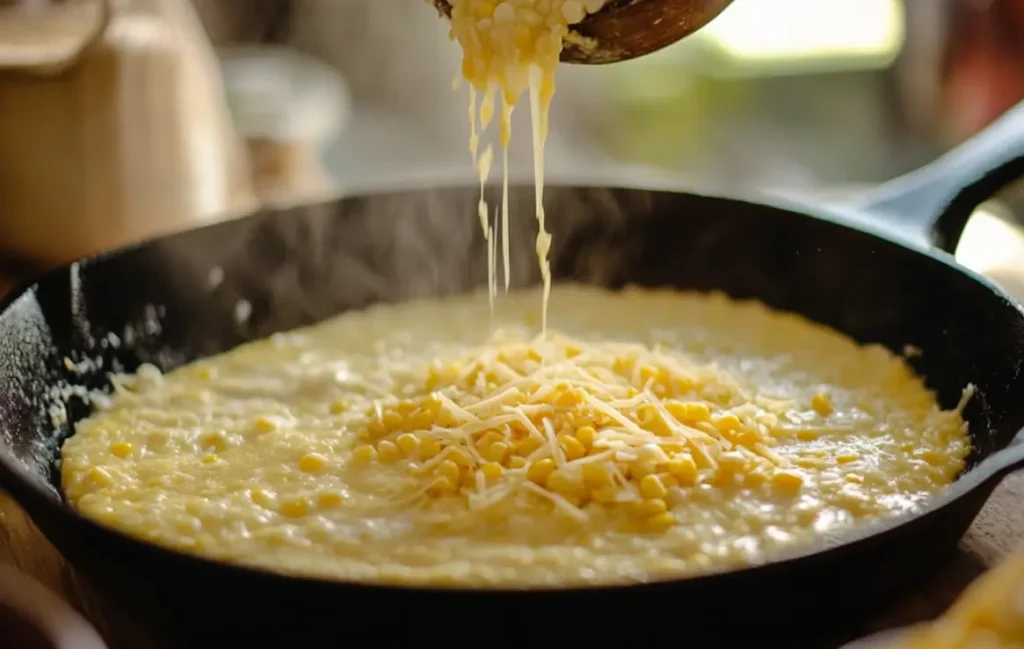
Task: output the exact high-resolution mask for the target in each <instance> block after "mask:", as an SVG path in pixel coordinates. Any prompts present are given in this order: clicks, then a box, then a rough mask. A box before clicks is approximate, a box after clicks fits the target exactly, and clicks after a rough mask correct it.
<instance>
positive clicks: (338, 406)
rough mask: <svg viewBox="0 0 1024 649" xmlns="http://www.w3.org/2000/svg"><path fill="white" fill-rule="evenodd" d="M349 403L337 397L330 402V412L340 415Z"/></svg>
mask: <svg viewBox="0 0 1024 649" xmlns="http://www.w3.org/2000/svg"><path fill="white" fill-rule="evenodd" d="M351 405H352V404H350V403H349V402H348V400H347V399H338V400H337V401H335V402H333V403H331V414H332V415H340V414H341V413H343V412H346V411H347V410H348V409H349V408H350V407H351Z"/></svg>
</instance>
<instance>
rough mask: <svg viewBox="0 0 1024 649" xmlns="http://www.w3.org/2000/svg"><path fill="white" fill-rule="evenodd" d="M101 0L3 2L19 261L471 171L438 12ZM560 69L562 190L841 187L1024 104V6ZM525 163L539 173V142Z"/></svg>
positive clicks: (860, 12)
mask: <svg viewBox="0 0 1024 649" xmlns="http://www.w3.org/2000/svg"><path fill="white" fill-rule="evenodd" d="M106 4H107V5H108V6H107V7H106V8H107V9H108V10H109V13H106V14H105V13H104V11H103V9H104V2H103V1H102V0H66V1H65V2H49V1H48V0H0V248H2V249H3V251H4V258H5V259H7V260H8V262H6V263H7V264H8V266H12V267H17V268H30V267H32V268H34V267H40V266H44V265H48V264H53V263H57V262H59V261H64V260H68V259H70V258H74V257H76V256H79V255H81V254H86V253H88V252H90V251H92V250H95V249H100V248H104V247H108V246H110V245H114V244H118V243H123V242H126V241H131V240H136V239H139V238H145V237H148V236H152V235H154V234H160V233H163V232H167V231H171V230H174V229H179V228H182V227H189V226H192V225H196V224H199V223H205V222H209V221H212V220H217V219H219V218H226V217H229V216H233V215H236V214H242V213H245V212H247V211H249V210H251V209H253V206H254V205H258V204H260V203H275V204H280V203H302V202H306V201H314V200H320V199H322V198H325V197H331V196H334V195H338V194H341V193H350V192H356V191H360V190H361V189H367V188H374V187H380V186H389V185H390V186H395V185H402V184H405V183H410V182H417V183H421V182H422V181H424V180H429V179H431V178H436V177H445V178H450V177H458V178H465V179H466V180H470V179H472V177H473V176H472V173H473V172H472V167H471V164H470V159H469V153H468V150H467V145H466V138H467V133H468V124H467V117H466V96H465V90H463V91H461V92H455V91H453V89H452V83H451V82H452V79H453V78H454V76H455V74H456V72H457V70H458V69H459V68H458V62H459V51H458V48H457V47H456V46H455V45H454V44H453V43H451V42H450V41H449V40H448V38H447V26H446V24H445V23H444V22H442V21H441V20H439V19H438V17H437V14H436V12H435V11H433V10H432V9H431V7H430V6H428V4H427V3H426V2H424V1H423V0H191V2H190V0H106ZM97 24H102V26H103V29H102V30H94V26H95V25H97ZM91 30H92V31H91ZM559 75H560V77H559V87H558V91H557V94H556V100H555V105H554V109H553V116H552V127H551V129H552V132H551V139H550V141H549V143H548V160H549V162H548V169H549V171H550V174H551V175H552V176H555V177H558V176H564V175H570V176H572V177H577V178H578V177H586V176H587V175H588V174H601V175H602V177H603V178H607V177H609V175H611V176H612V177H617V178H621V179H622V181H623V182H628V179H629V178H630V177H635V175H637V174H639V175H657V176H664V177H667V178H670V179H678V180H679V182H680V184H681V185H684V186H688V187H693V186H696V187H703V188H708V189H710V190H713V191H719V192H744V193H745V192H749V191H752V190H769V191H775V192H781V193H786V194H793V195H798V196H801V197H826V196H827V197H833V196H841V195H843V194H845V193H849V192H853V191H856V190H857V189H859V188H862V187H865V186H869V185H871V184H873V183H878V182H880V181H883V180H885V179H888V178H891V177H893V176H895V175H898V174H900V173H903V172H905V171H908V170H910V169H913V168H914V167H917V166H920V165H922V164H924V163H926V162H928V161H929V160H931V159H933V158H934V157H936V156H937V155H939V154H941V153H942V152H943V151H944V150H946V149H948V148H949V147H952V146H954V145H956V144H957V143H958V142H959V141H961V140H963V139H964V138H966V137H969V136H970V135H971V134H973V133H975V132H977V131H978V130H980V129H981V128H983V127H984V126H985V125H986V124H987V123H989V122H990V121H991V120H993V119H994V118H995V117H997V116H998V115H999V114H1000V113H1001V112H1002V111H1003V110H1005V109H1006V108H1008V107H1010V106H1011V105H1013V104H1014V103H1016V102H1017V101H1019V100H1020V99H1022V98H1024V0H813V1H809V0H736V1H735V3H734V4H733V5H732V6H731V7H730V8H728V9H727V10H726V12H725V13H724V14H723V15H722V16H721V17H719V18H718V19H717V20H716V21H714V22H712V23H711V24H710V25H709V26H708V27H707V28H705V29H704V30H702V31H701V32H698V33H697V34H696V35H695V36H693V37H691V38H689V39H687V40H684V41H683V42H680V43H678V44H677V45H675V46H672V47H670V48H668V49H666V50H663V51H661V52H659V53H657V54H655V55H651V56H649V57H646V58H642V59H638V60H635V61H632V62H627V63H622V64H617V65H612V66H607V67H578V66H564V67H563V68H562V69H561V70H560V72H559ZM527 112H528V111H525V110H524V111H519V113H520V114H518V115H517V119H516V121H515V128H516V129H518V130H520V131H522V130H525V129H527V128H528V124H527V122H526V121H525V118H526V117H527V115H526V114H525V113H527ZM511 156H512V167H513V173H514V174H515V175H521V174H524V173H526V172H527V171H528V165H529V164H530V150H529V146H528V139H526V138H524V139H521V140H519V141H518V142H516V146H514V147H513V150H512V153H511ZM55 188H56V189H55ZM1021 194H1022V193H1021V192H1020V191H1010V192H1008V193H1007V194H1006V195H1005V196H1003V197H1000V200H999V201H994V202H992V203H990V204H988V205H986V206H985V209H984V210H983V211H982V213H981V214H980V215H979V216H978V217H977V218H976V219H975V221H976V222H977V223H972V226H971V231H970V232H969V233H968V236H966V237H965V240H964V243H963V244H962V250H961V255H962V257H963V259H964V261H965V262H966V263H969V264H973V265H976V266H977V265H978V264H990V265H991V264H993V263H995V262H998V261H1000V260H1003V259H1004V258H1007V259H1008V258H1010V257H1012V256H1013V255H1020V251H1021V250H1024V245H1022V244H1021V243H1020V242H1021V237H1020V235H1019V233H1018V231H1017V229H1016V228H1017V227H1018V226H1017V224H1018V218H1017V215H1018V214H1020V215H1022V216H1024V201H1022V199H1021ZM1021 259H1022V260H1024V257H1021Z"/></svg>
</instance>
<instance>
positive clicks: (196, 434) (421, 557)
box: [61, 285, 969, 586]
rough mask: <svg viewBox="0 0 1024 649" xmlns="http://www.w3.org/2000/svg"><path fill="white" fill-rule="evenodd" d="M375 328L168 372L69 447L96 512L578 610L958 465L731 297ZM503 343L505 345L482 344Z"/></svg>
mask: <svg viewBox="0 0 1024 649" xmlns="http://www.w3.org/2000/svg"><path fill="white" fill-rule="evenodd" d="M553 295H554V297H555V299H554V300H553V301H552V318H553V320H554V321H556V322H557V323H558V327H557V329H555V328H552V329H551V330H550V331H549V332H548V333H547V335H545V336H541V335H539V334H540V329H539V324H540V323H539V322H538V321H537V319H536V314H535V304H536V302H535V300H536V299H537V298H539V297H540V292H539V291H538V290H533V291H529V292H523V293H520V292H518V291H514V292H512V293H511V294H510V296H509V299H507V300H501V301H500V302H499V303H498V304H497V305H496V310H495V313H494V314H493V316H492V315H491V313H490V310H489V306H488V305H487V304H486V300H484V299H481V298H482V296H480V295H467V296H459V297H449V298H443V299H435V300H425V301H418V302H411V303H405V304H398V305H388V306H383V305H382V306H376V307H373V308H370V309H368V310H365V311H362V312H353V313H347V314H344V315H341V316H339V317H337V318H334V319H332V320H328V321H326V322H323V323H321V324H318V325H315V326H313V327H309V328H306V329H301V330H297V331H293V332H288V333H281V334H277V335H275V336H273V337H271V338H270V339H267V340H261V341H255V342H252V343H249V344H246V345H243V346H241V347H238V348H236V349H234V350H232V351H230V352H227V353H225V354H222V355H219V356H216V357H213V358H209V359H205V360H202V361H199V362H197V363H195V364H192V365H188V366H185V367H182V368H180V369H177V370H175V371H173V372H170V373H168V374H166V375H163V374H160V373H159V372H156V371H155V370H154V369H153V368H149V369H148V370H147V371H144V372H139V373H137V374H135V375H133V376H124V377H120V378H119V379H118V381H117V386H118V387H117V391H116V394H115V395H114V396H113V398H112V399H111V402H110V404H109V405H107V406H106V407H104V408H101V409H98V410H97V411H96V412H95V413H94V414H93V415H92V416H90V417H89V418H88V419H86V420H84V421H82V422H80V423H79V424H78V425H77V426H76V433H75V435H74V436H72V437H71V438H70V439H69V440H67V442H66V443H65V444H64V447H63V451H62V458H63V459H62V466H61V471H62V475H61V477H62V484H63V489H64V493H65V494H66V495H67V498H68V500H69V502H70V503H72V505H73V506H74V507H75V508H76V509H77V510H78V511H80V512H82V513H83V514H84V515H86V516H88V517H90V518H92V519H94V520H97V521H99V522H101V523H104V524H107V525H110V526H113V527H116V528H119V529H121V530H124V531H125V532H127V533H129V534H132V535H135V536H137V537H140V538H143V539H148V540H150V541H152V542H155V543H159V544H161V545H164V546H167V547H170V548H175V549H179V550H184V551H189V552H194V553H197V554H200V555H203V556H207V557H212V558H217V559H222V560H226V561H232V562H238V563H242V564H245V565H252V566H259V567H263V568H267V569H271V570H276V571H280V572H285V573H292V574H307V575H318V576H324V577H334V578H343V579H363V580H371V581H382V582H392V583H459V584H476V585H484V586H486V585H501V586H508V585H552V584H558V585H565V584H578V583H621V582H637V581H649V580H652V579H659V578H663V577H678V576H681V575H688V574H694V573H700V572H706V571H708V570H718V569H725V568H730V567H736V566H743V565H749V564H751V563H756V562H761V561H763V560H765V559H770V558H771V557H773V556H775V555H777V554H778V553H780V552H785V551H788V550H791V549H793V548H795V547H799V546H800V545H802V544H807V543H810V542H813V541H814V540H815V539H816V538H818V537H819V536H820V535H821V534H826V533H827V534H833V533H838V532H841V531H843V530H847V529H850V528H853V527H855V526H857V525H859V524H863V523H865V522H867V521H872V520H875V519H878V518H883V517H887V516H893V515H897V514H901V513H904V512H907V511H909V510H913V509H915V508H917V507H920V506H921V505H922V504H923V503H925V502H927V501H928V499H929V498H930V497H931V496H932V495H933V494H935V493H937V492H938V491H940V490H941V489H942V488H943V487H945V486H946V485H948V484H949V483H950V482H951V481H952V480H954V479H955V478H956V476H957V475H958V474H959V473H960V471H961V470H962V469H963V467H964V460H965V457H966V455H967V453H968V450H969V438H968V435H967V431H966V424H965V423H964V421H963V419H962V417H961V414H960V409H959V408H956V409H953V410H950V411H943V410H942V409H940V408H939V407H938V405H937V404H936V401H935V398H934V396H933V395H932V394H931V393H930V392H929V391H928V390H927V389H926V388H925V386H924V384H923V383H922V381H921V380H920V379H919V378H918V377H916V376H914V375H913V373H912V372H911V371H910V370H909V368H908V367H907V366H906V365H905V364H904V362H903V361H902V360H900V359H899V358H898V357H896V356H894V355H893V354H892V353H890V352H888V351H887V350H885V349H882V348H880V347H874V346H867V347H863V346H858V345H857V344H855V343H854V342H853V341H851V340H850V339H848V338H846V337H845V336H842V335H840V334H838V333H836V332H834V331H831V330H829V329H827V328H824V327H821V326H818V325H815V324H812V323H810V322H807V321H806V320H804V319H802V318H800V317H797V316H792V315H786V314H780V313H776V312H773V311H770V310H768V309H766V308H765V307H763V306H761V305H759V304H757V303H740V302H734V301H730V300H729V299H727V298H725V297H723V296H710V297H709V296H701V295H696V294H679V293H673V292H668V291H645V290H639V289H631V290H627V291H624V292H609V291H605V290H602V289H598V288H587V287H577V286H561V285H558V286H556V287H555V289H554V291H553ZM492 317H493V322H494V325H495V328H494V329H492V328H491V326H490V325H491V322H492V320H491V319H492Z"/></svg>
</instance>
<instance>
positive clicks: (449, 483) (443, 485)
mask: <svg viewBox="0 0 1024 649" xmlns="http://www.w3.org/2000/svg"><path fill="white" fill-rule="evenodd" d="M430 490H431V491H433V492H434V493H437V494H451V493H455V492H456V491H458V490H459V482H458V480H457V479H456V480H451V479H449V478H447V477H445V476H438V477H437V478H434V481H433V482H432V483H431V484H430Z"/></svg>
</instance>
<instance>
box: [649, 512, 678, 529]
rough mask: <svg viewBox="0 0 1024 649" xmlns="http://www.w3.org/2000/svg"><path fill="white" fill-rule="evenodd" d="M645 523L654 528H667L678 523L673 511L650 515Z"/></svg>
mask: <svg viewBox="0 0 1024 649" xmlns="http://www.w3.org/2000/svg"><path fill="white" fill-rule="evenodd" d="M644 523H645V524H646V525H647V526H648V527H650V528H651V529H654V530H659V531H663V530H667V529H668V528H670V527H672V526H673V525H675V524H676V517H675V516H674V515H673V514H672V512H661V513H660V514H655V515H653V516H651V517H649V518H648V519H647V520H646V521H644Z"/></svg>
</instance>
